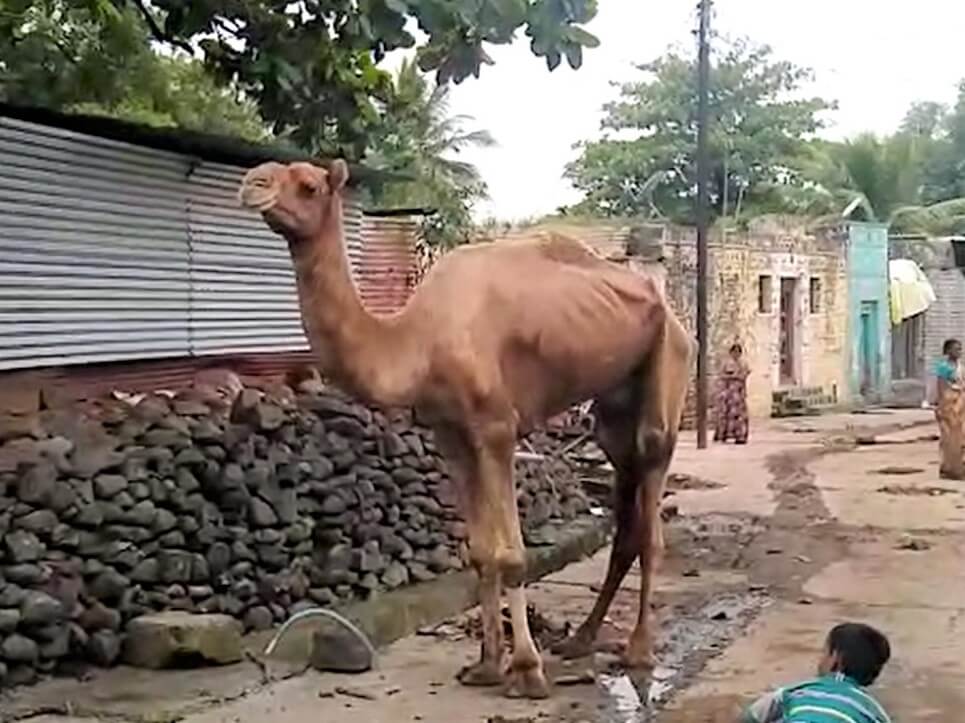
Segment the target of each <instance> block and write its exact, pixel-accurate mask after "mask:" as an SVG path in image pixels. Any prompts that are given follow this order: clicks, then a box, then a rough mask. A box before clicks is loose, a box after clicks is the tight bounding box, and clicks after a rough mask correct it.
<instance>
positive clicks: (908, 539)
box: [895, 535, 931, 552]
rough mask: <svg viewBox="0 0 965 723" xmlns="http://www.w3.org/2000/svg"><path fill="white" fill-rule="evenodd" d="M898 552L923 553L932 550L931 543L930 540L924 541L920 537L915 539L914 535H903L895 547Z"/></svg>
mask: <svg viewBox="0 0 965 723" xmlns="http://www.w3.org/2000/svg"><path fill="white" fill-rule="evenodd" d="M895 549H897V550H911V551H913V552H923V551H924V550H930V549H931V543H930V542H928V540H923V539H921V538H920V537H913V536H912V535H903V536H902V538H901V539H900V540H899V541H898V544H897V545H896V546H895Z"/></svg>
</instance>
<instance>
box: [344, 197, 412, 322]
mask: <svg viewBox="0 0 965 723" xmlns="http://www.w3.org/2000/svg"><path fill="white" fill-rule="evenodd" d="M418 232H419V219H418V218H417V217H414V216H385V217H379V216H366V217H365V221H364V223H363V225H362V254H361V262H360V264H359V267H358V268H359V275H358V287H359V293H360V295H361V296H362V302H363V303H364V304H365V306H366V307H367V308H368V309H369V311H371V312H373V313H375V314H391V313H392V312H395V311H399V310H400V309H401V308H402V307H403V306H405V303H406V302H407V301H408V300H409V296H410V295H411V294H412V289H413V288H414V287H415V283H416V278H417V275H418V274H417V263H416V248H415V240H416V235H417V234H418Z"/></svg>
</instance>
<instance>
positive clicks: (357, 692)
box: [335, 685, 376, 700]
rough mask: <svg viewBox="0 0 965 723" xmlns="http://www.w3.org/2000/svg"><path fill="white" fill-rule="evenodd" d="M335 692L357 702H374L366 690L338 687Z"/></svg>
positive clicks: (372, 695)
mask: <svg viewBox="0 0 965 723" xmlns="http://www.w3.org/2000/svg"><path fill="white" fill-rule="evenodd" d="M335 692H336V693H338V694H339V695H344V696H346V697H348V698H357V699H359V700H375V699H376V697H375V695H374V694H372V693H370V692H369V691H367V690H362V689H361V688H350V687H348V686H341V685H340V686H338V687H337V688H335Z"/></svg>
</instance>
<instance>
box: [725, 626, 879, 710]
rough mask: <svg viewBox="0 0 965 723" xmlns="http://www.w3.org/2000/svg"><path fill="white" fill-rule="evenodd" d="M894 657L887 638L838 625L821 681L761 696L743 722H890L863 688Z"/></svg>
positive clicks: (821, 667)
mask: <svg viewBox="0 0 965 723" xmlns="http://www.w3.org/2000/svg"><path fill="white" fill-rule="evenodd" d="M890 657H891V645H890V644H889V643H888V638H886V637H885V636H884V635H883V634H882V633H880V632H879V631H877V630H875V629H874V628H872V627H871V626H869V625H863V624H861V623H844V624H842V625H838V626H836V627H835V628H833V629H832V630H831V632H830V633H828V637H827V641H826V642H825V645H824V652H823V654H822V656H821V659H820V661H819V662H818V677H817V678H815V679H814V680H811V681H808V682H807V683H800V684H798V685H793V686H790V687H788V688H781V689H779V690H777V691H774V692H773V693H768V694H767V695H764V696H762V697H761V698H759V699H758V700H756V701H755V702H754V703H753V704H752V705H751V706H750V708H748V709H747V710H746V711H745V712H744V715H743V716H742V717H741V719H740V723H832V722H835V723H890V719H889V718H888V714H887V713H885V710H884V708H882V707H881V705H880V704H879V703H878V701H876V700H875V699H874V698H873V697H871V695H870V694H869V693H867V692H866V691H865V690H864V688H866V687H868V686H870V685H871V684H872V683H874V682H875V680H876V679H877V678H878V675H879V673H881V669H882V668H883V667H884V665H885V663H887V662H888V659H889V658H890Z"/></svg>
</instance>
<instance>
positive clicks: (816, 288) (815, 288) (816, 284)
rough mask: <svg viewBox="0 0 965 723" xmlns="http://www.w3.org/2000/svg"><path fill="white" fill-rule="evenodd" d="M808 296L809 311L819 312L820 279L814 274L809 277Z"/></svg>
mask: <svg viewBox="0 0 965 723" xmlns="http://www.w3.org/2000/svg"><path fill="white" fill-rule="evenodd" d="M808 297H809V301H808V303H809V304H810V308H811V313H812V314H817V313H819V312H820V311H821V279H819V278H817V277H816V276H812V277H811V284H810V286H809V293H808Z"/></svg>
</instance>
